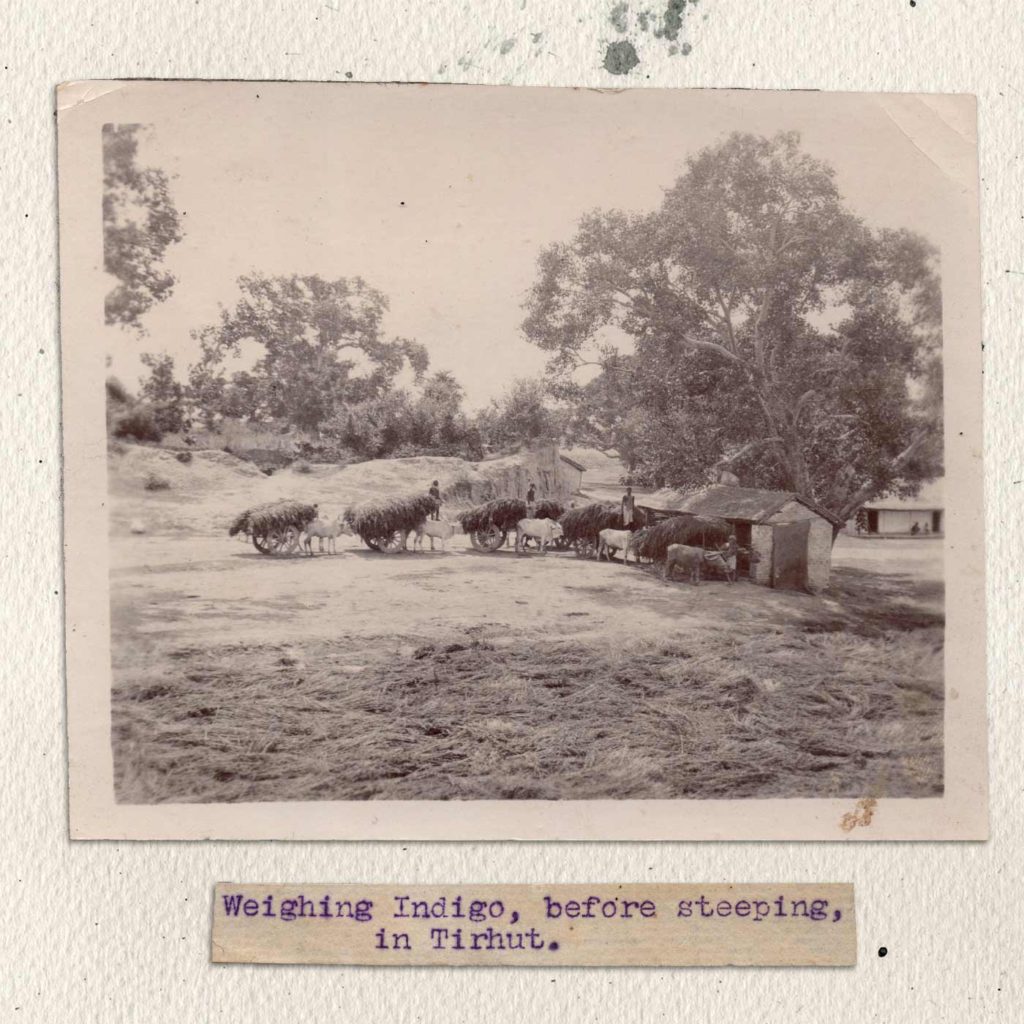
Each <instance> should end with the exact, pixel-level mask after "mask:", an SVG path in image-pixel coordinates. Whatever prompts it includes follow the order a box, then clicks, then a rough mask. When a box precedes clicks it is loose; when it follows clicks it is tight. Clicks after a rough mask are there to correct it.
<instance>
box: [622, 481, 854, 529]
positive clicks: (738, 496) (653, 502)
mask: <svg viewBox="0 0 1024 1024" xmlns="http://www.w3.org/2000/svg"><path fill="white" fill-rule="evenodd" d="M791 501H798V502H799V503H800V504H801V505H804V506H806V507H807V508H809V509H810V510H811V511H812V512H815V513H817V514H818V515H819V516H821V517H822V518H823V519H827V520H828V521H829V522H830V523H834V524H835V525H837V526H840V525H842V522H841V520H839V519H837V518H836V517H835V516H834V515H833V514H832V513H831V512H828V511H826V510H825V509H823V508H822V507H821V506H820V505H817V504H815V503H814V502H813V501H811V499H810V498H805V497H803V495H800V494H797V493H796V492H795V491H762V490H760V489H759V488H756V487H733V486H731V485H729V484H712V485H711V486H709V487H704V488H702V489H701V490H699V491H677V490H673V489H672V488H669V487H666V488H663V489H662V490H660V491H655V492H654V494H648V495H647V496H646V497H645V498H644V499H643V500H642V501H640V502H637V504H638V505H641V507H643V508H650V509H655V510H656V511H662V512H690V513H692V514H693V515H699V516H715V517H717V518H719V519H730V520H740V521H742V522H748V523H763V522H764V521H765V520H766V519H770V518H771V517H772V516H773V515H775V513H776V512H778V511H779V509H781V508H782V507H783V506H784V505H787V504H788V503H789V502H791Z"/></svg>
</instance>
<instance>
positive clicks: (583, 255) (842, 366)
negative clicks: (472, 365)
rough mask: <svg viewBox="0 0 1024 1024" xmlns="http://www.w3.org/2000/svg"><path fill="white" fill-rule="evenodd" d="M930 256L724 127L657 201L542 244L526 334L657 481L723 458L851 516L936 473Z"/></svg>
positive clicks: (786, 154)
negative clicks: (582, 381) (587, 372)
mask: <svg viewBox="0 0 1024 1024" xmlns="http://www.w3.org/2000/svg"><path fill="white" fill-rule="evenodd" d="M936 262H937V253H936V252H935V250H934V249H933V247H932V246H931V245H930V244H928V243H927V242H926V241H925V240H924V239H923V238H921V237H920V236H918V235H915V234H913V233H911V232H909V231H905V230H875V229H872V228H870V227H869V226H868V225H866V224H865V223H864V222H863V221H862V220H861V219H859V218H858V217H856V216H854V214H853V213H852V212H851V211H850V210H849V209H847V207H846V206H845V204H844V202H843V199H842V197H841V195H840V193H839V190H838V188H837V185H836V181H835V174H834V171H833V169H832V168H831V167H829V166H828V165H827V164H825V163H823V162H821V161H819V160H816V159H814V158H812V157H811V156H809V155H808V154H806V153H805V152H803V150H802V149H801V146H800V139H799V136H798V135H797V134H795V133H784V134H780V135H777V136H775V137H773V138H771V139H767V138H763V137H758V136H753V135H746V134H734V135H732V136H730V137H729V138H728V139H726V140H725V141H723V142H722V143H720V144H718V145H716V146H713V147H711V148H708V149H706V150H704V151H702V152H701V153H699V154H697V155H696V156H695V157H693V158H692V159H691V160H690V161H689V163H688V167H687V170H686V172H685V173H684V174H683V175H682V176H681V177H680V178H679V179H678V180H677V181H676V182H675V184H674V185H673V186H672V188H670V189H669V190H668V191H667V193H666V194H665V197H664V200H663V202H662V203H661V206H660V207H659V208H658V209H656V210H654V211H653V212H647V213H633V214H631V213H623V212H620V211H597V212H593V213H591V214H588V215H587V216H585V217H583V218H582V220H581V221H580V223H579V227H578V230H577V233H576V236H575V237H574V238H573V239H572V240H571V241H569V242H567V243H562V244H555V245H552V246H550V247H549V248H547V249H545V250H544V251H543V252H542V253H541V255H540V259H539V275H538V279H537V281H536V283H535V285H534V286H533V288H532V291H531V293H530V295H529V298H528V301H527V318H526V320H525V323H524V325H523V326H524V331H525V333H526V336H527V337H528V338H529V339H530V340H531V341H533V342H534V343H536V344H537V345H539V346H540V347H542V348H544V349H546V350H548V351H549V352H551V353H552V359H551V362H550V367H551V369H552V371H553V373H554V378H555V380H556V381H557V382H558V384H557V385H556V386H557V387H558V388H559V389H560V393H561V394H562V395H564V396H570V397H574V398H575V399H576V401H577V402H578V403H579V408H578V413H577V418H578V420H581V421H582V422H583V423H585V424H588V425H589V426H590V428H591V429H592V430H594V431H595V432H596V431H602V430H603V431H604V432H605V433H606V434H609V435H610V436H611V438H612V440H613V443H616V444H617V445H618V446H619V447H620V448H621V449H623V451H624V452H625V451H627V450H628V451H629V454H630V458H631V460H632V461H634V462H635V464H636V465H637V467H638V469H639V470H640V472H641V473H642V474H644V475H646V476H648V477H650V478H651V479H652V480H654V481H655V482H658V483H669V484H673V485H689V484H697V483H703V482H706V481H707V480H708V479H709V477H710V476H712V475H713V472H714V470H715V469H716V468H717V469H721V468H723V467H728V468H730V469H731V470H732V471H733V472H735V473H736V474H737V475H739V476H740V478H741V479H742V480H743V482H745V483H750V484H753V485H759V486H766V487H779V488H785V489H792V490H796V491H799V492H801V493H803V494H806V495H808V496H809V497H811V498H814V499H816V500H818V501H819V502H820V503H821V504H823V505H824V506H825V507H827V508H829V509H830V510H831V511H833V512H834V513H836V514H837V515H839V516H841V517H846V516H849V515H850V514H852V512H853V511H854V510H855V509H856V508H857V507H858V506H859V505H860V504H862V503H863V502H864V501H866V500H868V499H870V498H871V497H873V496H875V495H877V494H879V493H882V492H885V491H889V490H896V491H901V492H903V493H908V492H912V491H913V490H914V489H915V488H916V487H917V486H918V485H919V483H920V481H921V480H923V479H926V478H928V477H930V476H932V475H934V474H935V473H937V472H938V471H939V468H940V460H941V429H940V422H939V420H940V415H941V400H940V399H939V397H938V395H937V386H938V381H939V380H940V378H941V369H940V362H939V360H940V358H941V356H940V352H941V303H940V300H939V285H938V275H937V270H936ZM623 337H625V338H626V339H628V342H629V344H627V345H623V344H622V343H621V342H622V339H623ZM624 349H625V353H624V352H623V350H624ZM587 364H590V365H591V366H592V367H596V368H597V369H596V372H597V377H596V379H594V380H592V381H591V383H590V384H588V385H586V386H583V387H581V386H579V385H578V384H577V383H576V380H577V375H576V371H577V370H578V369H579V368H580V367H582V366H585V365H587ZM591 372H592V373H593V372H594V371H593V370H592V371H591Z"/></svg>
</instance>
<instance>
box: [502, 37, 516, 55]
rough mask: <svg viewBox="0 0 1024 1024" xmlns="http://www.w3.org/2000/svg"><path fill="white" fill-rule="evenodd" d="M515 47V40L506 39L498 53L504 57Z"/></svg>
mask: <svg viewBox="0 0 1024 1024" xmlns="http://www.w3.org/2000/svg"><path fill="white" fill-rule="evenodd" d="M515 45H516V41H515V39H506V40H505V42H503V43H502V44H501V49H500V50H499V51H498V52H499V53H500V54H501V55H502V57H504V56H505V54H506V53H508V52H509V51H510V50H511V49H512V47H513V46H515Z"/></svg>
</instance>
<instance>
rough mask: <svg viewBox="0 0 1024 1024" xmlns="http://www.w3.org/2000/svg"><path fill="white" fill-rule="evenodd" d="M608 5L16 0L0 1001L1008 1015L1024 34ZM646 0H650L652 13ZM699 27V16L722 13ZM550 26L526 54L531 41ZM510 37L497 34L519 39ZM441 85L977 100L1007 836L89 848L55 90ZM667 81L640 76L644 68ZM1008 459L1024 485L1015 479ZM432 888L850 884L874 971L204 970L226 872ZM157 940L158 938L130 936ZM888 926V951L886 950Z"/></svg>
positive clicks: (257, 1016)
mask: <svg viewBox="0 0 1024 1024" xmlns="http://www.w3.org/2000/svg"><path fill="white" fill-rule="evenodd" d="M612 6H613V4H612V3H610V2H602V0H588V2H578V3H573V2H568V0H563V2H561V3H557V4H556V3H551V2H550V0H474V2H472V3H471V2H468V0H459V2H441V0H434V2H431V0H420V2H419V3H416V4H412V3H405V2H387V0H380V2H376V3H374V2H370V0H364V2H358V3H353V2H347V0H330V3H329V6H328V4H326V3H322V2H308V0H293V2H292V3H289V4H284V3H274V4H270V3H260V2H254V0H218V2H217V3H212V2H208V0H200V2H199V3H196V2H195V0H163V2H161V3H159V4H157V3H154V2H151V0H138V2H137V3H135V4H133V5H125V4H123V3H115V2H110V0H91V2H89V3H85V2H84V0H73V2H71V0H65V2H62V3H59V4H55V5H52V6H50V7H44V6H42V5H37V4H31V3H29V2H28V0H14V3H8V4H6V5H5V6H4V8H3V13H0V68H2V70H0V133H2V135H0V138H2V140H3V142H2V150H0V168H2V170H0V174H2V188H0V204H2V208H3V211H4V215H3V217H2V218H0V261H2V269H0V300H2V301H0V351H2V361H0V373H2V379H3V385H2V386H3V402H2V403H0V438H2V444H3V454H4V456H5V459H4V463H3V465H4V467H5V470H6V472H5V474H4V480H3V486H0V516H2V517H3V519H2V521H3V522H4V523H6V524H7V526H8V531H7V538H8V543H7V544H5V546H4V550H3V555H2V558H0V564H2V566H3V569H2V572H3V584H4V586H3V598H2V601H0V605H2V611H0V617H2V621H3V629H2V631H0V636H2V637H3V640H4V655H5V656H4V658H3V661H2V666H0V673H2V676H3V686H2V688H0V692H2V694H3V712H4V722H5V725H6V730H5V736H4V743H3V749H4V762H5V765H4V767H5V771H4V773H3V776H2V780H3V781H2V784H0V801H2V803H0V813H2V815H3V818H2V820H3V821H4V843H3V852H2V854H0V856H2V858H3V865H4V870H3V876H2V877H3V879H4V881H5V883H6V887H7V894H6V908H5V909H6V913H5V921H6V927H5V929H4V943H5V947H6V948H4V950H3V951H2V952H3V954H4V961H5V969H4V975H5V978H4V984H3V986H2V987H0V1016H2V1017H3V1018H4V1019H13V1020H23V1021H29V1020H31V1021H49V1020H57V1019H80V1020H104V1021H108V1020H126V1021H127V1020H132V1021H138V1020H145V1021H168V1022H177V1021H180V1020H246V1021H276V1020H294V1019H312V1020H315V1019H321V1018H328V1017H329V1018H331V1019H343V1020H344V1019H352V1018H353V1017H355V1016H356V1015H358V1017H359V1018H360V1019H363V1020H381V1021H384V1020H388V1021H413V1020H423V1021H442V1020H444V1021H446V1022H451V1021H461V1020H467V1021H476V1020H481V1019H485V1018H486V1019H487V1020H489V1021H506V1020H507V1021H514V1020H522V1019H549V1018H551V1017H555V1018H557V1019H560V1020H564V1021H583V1020H593V1019H599V1018H603V1019H609V1020H656V1019H678V1018H680V1017H683V1016H685V1017H687V1018H689V1019H694V1020H705V1019H712V1017H713V1018H714V1019H716V1020H721V1021H732V1020H736V1021H748V1020H786V1021H789V1020H794V1019H797V1020H799V1019H801V1018H803V1019H807V1020H823V1019H827V1020H831V1021H868V1020H900V1021H912V1020H922V1021H924V1020H927V1021H941V1020H949V1021H956V1020H964V1019H968V1020H974V1021H977V1020H1006V1019H1012V1017H1013V1016H1015V1015H1016V1013H1017V1012H1018V1011H1019V1000H1020V996H1021V990H1020V975H1021V967H1020V957H1019V949H1020V948H1021V945H1022V940H1024V928H1022V926H1021V917H1020V905H1019V901H1018V899H1017V893H1018V890H1019V887H1020V881H1021V867H1020V865H1021V862H1022V859H1024V857H1022V855H1024V848H1022V847H1024V843H1022V840H1021V836H1022V835H1024V820H1022V818H1024V815H1022V811H1021V790H1022V788H1024V775H1022V771H1021V762H1020V757H1021V742H1020V736H1021V732H1022V727H1024V722H1022V720H1021V713H1020V697H1019V686H1020V679H1021V675H1022V672H1021V669H1022V660H1024V659H1022V654H1021V644H1020V639H1019V637H1020V630H1021V617H1020V612H1019V605H1018V602H1019V596H1020V581H1019V577H1020V560H1019V557H1018V556H1017V555H1016V550H1015V544H1016V543H1018V542H1016V540H1015V539H1016V538H1017V537H1019V531H1020V527H1021V514H1020V501H1021V494H1022V487H1024V484H1022V483H1021V482H1020V481H1021V480H1022V478H1024V469H1022V467H1021V449H1020V446H1019V444H1018V443H1016V439H1015V435H1016V431H1017V425H1018V423H1019V415H1020V413H1019V410H1020V408H1021V398H1022V397H1024V396H1022V395H1021V383H1022V379H1021V378H1022V371H1024V363H1022V360H1021V356H1020V330H1021V322H1022V309H1021V301H1020V297H1021V289H1022V288H1024V244H1022V235H1021V227H1022V215H1024V209H1022V202H1024V181H1022V174H1021V153H1022V148H1024V147H1022V142H1024V139H1022V133H1021V110H1022V105H1024V67H1022V65H1021V61H1020V54H1021V52H1024V32H1022V23H1021V17H1020V11H1019V7H1018V5H1017V4H1015V3H1012V2H1009V0H984V2H974V3H967V2H966V0H955V2H954V0H917V3H916V6H915V7H913V8H911V7H910V6H909V4H908V3H904V2H903V0H872V2H866V0H862V2H854V0H849V2H846V3H842V4H839V3H834V2H824V0H808V2H801V3H798V4H788V5H783V4H774V3H772V4H769V3H762V4H758V3H750V2H741V0H703V2H702V3H701V4H700V5H699V7H698V8H697V10H696V11H695V14H694V15H690V16H689V17H688V21H687V27H686V28H685V29H684V34H685V35H686V37H687V39H688V41H689V42H690V43H691V44H692V47H693V49H692V52H691V53H690V54H689V55H688V56H686V57H683V56H682V55H681V54H677V55H674V56H670V55H669V54H668V46H667V45H666V44H665V41H664V40H658V39H655V38H654V37H653V36H651V34H650V33H640V32H637V33H634V34H633V36H632V38H633V40H634V41H635V45H636V49H637V52H638V55H639V56H640V58H641V59H640V63H639V65H638V66H637V67H636V68H635V69H634V70H633V72H632V73H631V74H629V75H623V76H620V77H616V76H613V75H610V74H608V73H607V72H605V71H604V70H603V69H602V66H601V62H602V59H603V56H604V53H605V48H606V46H607V45H608V43H609V42H612V41H614V40H616V39H619V38H620V37H619V35H618V33H617V32H616V31H615V29H614V28H613V27H612V26H611V25H610V24H609V23H608V20H607V15H608V12H609V10H610V8H611V7H612ZM651 6H654V5H653V4H652V5H651ZM705 15H706V16H707V20H706V21H703V20H701V19H702V18H703V17H704V16H705ZM536 32H541V33H542V45H534V44H533V42H532V35H531V33H536ZM509 39H515V40H516V42H515V43H514V44H513V46H512V47H511V48H510V49H508V50H506V52H505V53H502V52H501V51H502V50H503V49H505V43H506V42H507V40H509ZM346 72H351V73H352V75H353V77H354V78H356V79H363V80H373V79H387V80H395V79H403V80H407V79H422V80H432V81H446V80H451V81H472V82H514V83H532V84H542V83H543V84H564V85H570V84H571V85H579V84H585V85H591V86H599V87H622V86H627V85H629V86H643V85H664V86H668V85H707V86H714V85H732V86H744V87H750V88H824V89H864V90H911V91H939V92H958V91H960V92H973V93H976V94H977V95H978V98H979V134H980V138H981V177H982V218H983V221H982V227H983V235H982V238H983V242H982V246H983V281H984V286H985V295H984V315H985V337H986V350H985V372H986V388H985V390H986V415H987V424H986V454H987V459H986V471H987V485H986V486H987V500H988V516H987V518H988V529H989V543H988V596H989V609H990V615H989V627H988V630H989V654H990V660H989V671H990V683H989V715H990V751H991V768H990V771H991V820H992V839H991V840H990V841H989V842H988V843H985V844H946V845H943V844H935V845H932V844H923V845H910V844H885V845H876V846H868V845H863V844H857V845H844V846H835V845H826V844H821V845H807V844H805V845H797V844H792V845H787V844H771V845H765V844H740V845H722V846H708V845H672V844H667V845H626V844H622V845H616V844H611V845H600V846H598V845H585V846H581V845H574V846H569V847H566V846H560V845H526V846H523V845H499V844H487V845H450V846H446V845H437V844H423V845H409V846H402V845H391V844H363V845H337V844H327V843H320V844H304V845H289V844H270V843H262V844H238V843H209V844H157V845H147V844H125V845H121V846H118V845H114V844H99V843H97V844H82V843H79V844H76V845H74V846H72V845H71V844H70V843H69V842H68V840H67V825H66V823H67V807H66V773H65V767H64V757H65V739H64V691H63V682H62V679H61V661H62V655H61V612H62V609H61V596H60V588H61V567H60V526H59V488H60V483H59V481H60V466H59V443H58V436H59V430H58V417H59V405H58V394H59V390H58V353H57V319H56V301H55V281H56V222H55V214H54V193H55V189H54V178H53V156H54V147H53V130H52V126H53V109H54V95H53V87H54V86H55V85H56V84H57V83H58V82H59V81H63V80H68V79H74V78H88V77H94V78H103V77H106V78H117V77H125V76H130V75H137V76H154V77H161V76H170V77H179V76H180V77H189V76H196V77H198V76H205V77H239V78H275V77H276V78H317V79H339V80H341V79H343V78H344V77H345V74H346ZM647 76H650V77H649V78H648V77H647ZM1014 481H1017V482H1016V483H1015V482H1014ZM246 876H248V877H259V878H262V879H265V880H267V881H272V880H280V881H286V880H294V879H296V878H299V877H304V878H317V877H319V878H338V879H340V880H345V879H353V880H363V881H385V880H392V879H401V878H405V879H408V880H409V881H416V882H424V883H426V882H443V881H450V880H452V879H469V878H472V879H478V880H480V881H489V880H494V881H519V882H528V881H539V880H542V879H544V880H561V881H566V882H570V881H583V880H587V881H590V880H594V879H617V880H637V881H648V880H650V881H661V880H665V881H669V880H674V879H679V878H685V877H689V878H695V877H699V878H702V879H705V880H707V881H733V880H749V879H754V878H765V879H768V878H772V879H782V878H786V879H787V880H792V881H800V880H821V879H827V878H845V879H850V880H852V881H854V882H855V883H856V885H857V889H858V902H859V907H858V923H859V928H860V939H859V941H860V966H859V967H858V968H857V969H856V970H855V971H849V970H843V971H820V972H818V971H815V972H807V971H800V970H792V971H781V972H780V971H770V970H764V971H736V970H716V969H706V970H699V971H697V970H680V971H666V970H567V971H544V970H540V971H522V972H516V973H510V972H507V971H500V970H486V969H485V970H480V971H463V972H454V971H425V970H408V971H382V970H379V969H338V970H336V969H331V968H318V969H311V968H257V967H253V968H245V967H214V966H211V965H209V964H208V963H207V957H208V948H209V931H208V929H209V891H210V888H209V887H210V885H211V884H212V882H213V881H214V880H215V879H217V878H230V877H235V878H239V877H246ZM139 935H143V936H145V938H146V945H145V950H146V953H145V955H144V956H143V955H140V953H139V952H138V949H139V944H138V936H139ZM881 945H885V946H886V947H887V948H888V950H889V955H888V956H887V957H886V958H884V959H879V958H878V957H877V956H876V950H877V948H878V946H881Z"/></svg>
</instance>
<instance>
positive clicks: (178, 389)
mask: <svg viewBox="0 0 1024 1024" xmlns="http://www.w3.org/2000/svg"><path fill="white" fill-rule="evenodd" d="M139 358H140V359H141V361H142V364H143V365H144V366H146V367H148V368H149V376H148V377H145V378H143V380H142V382H141V385H142V386H141V387H140V389H139V397H140V398H141V399H142V400H143V401H144V402H147V403H148V404H149V405H150V406H151V407H152V409H153V415H154V418H155V420H156V425H157V427H158V428H159V430H160V431H161V432H163V433H179V432H181V431H183V430H187V429H188V427H189V426H190V424H189V420H188V417H187V415H186V414H185V404H184V398H185V388H184V387H183V386H182V385H181V384H180V383H179V382H178V381H177V379H176V378H175V376H174V357H173V356H171V355H169V354H168V353H166V352H164V353H161V354H159V355H157V354H154V353H150V352H146V353H143V355H142V356H140V357H139Z"/></svg>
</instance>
